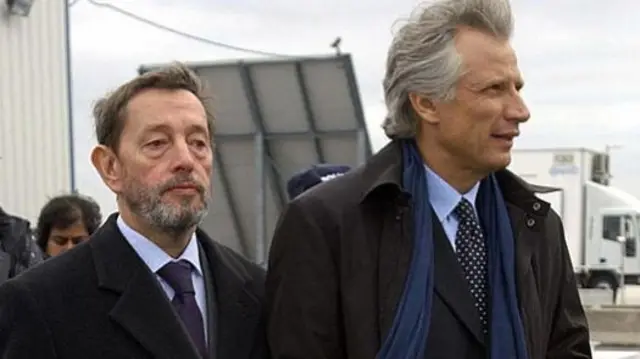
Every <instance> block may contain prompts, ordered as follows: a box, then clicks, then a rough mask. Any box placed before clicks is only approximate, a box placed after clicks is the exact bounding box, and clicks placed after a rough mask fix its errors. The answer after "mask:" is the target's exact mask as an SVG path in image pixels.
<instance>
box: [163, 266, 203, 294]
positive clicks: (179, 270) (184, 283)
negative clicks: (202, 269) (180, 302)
mask: <svg viewBox="0 0 640 359" xmlns="http://www.w3.org/2000/svg"><path fill="white" fill-rule="evenodd" d="M191 270H192V266H191V263H189V262H187V261H186V260H184V259H183V260H179V261H177V262H169V263H167V264H165V265H164V266H163V267H162V268H160V270H158V275H159V276H160V277H162V279H164V280H165V281H166V282H167V283H169V286H171V288H173V290H174V291H175V292H176V295H183V294H187V293H191V294H193V293H195V290H194V289H193V282H192V280H191Z"/></svg>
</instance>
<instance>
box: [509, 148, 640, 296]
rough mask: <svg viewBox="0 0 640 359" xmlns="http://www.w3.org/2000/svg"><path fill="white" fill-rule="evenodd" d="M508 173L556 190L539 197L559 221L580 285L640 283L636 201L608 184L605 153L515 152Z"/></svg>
mask: <svg viewBox="0 0 640 359" xmlns="http://www.w3.org/2000/svg"><path fill="white" fill-rule="evenodd" d="M509 169H510V170H511V171H513V172H514V173H516V174H517V175H519V176H521V177H522V178H523V179H525V180H526V181H528V182H531V183H534V184H538V185H543V186H549V187H554V188H556V189H557V190H556V191H553V192H550V193H545V194H539V195H538V196H539V197H540V198H541V199H543V200H545V201H547V202H549V203H550V204H551V207H552V208H553V209H554V210H555V211H556V212H558V214H559V215H560V217H561V218H562V221H563V224H564V229H565V236H566V240H567V244H568V247H569V253H570V255H571V260H572V262H573V266H574V270H575V273H576V276H577V278H578V282H579V284H580V286H582V287H585V288H612V287H614V286H617V285H619V284H620V282H619V280H620V278H621V277H624V278H625V283H627V284H640V250H639V249H640V248H639V244H638V241H639V240H640V200H639V199H637V198H636V197H634V196H633V195H631V194H629V193H626V192H624V191H622V190H620V189H618V188H615V187H612V186H610V185H609V182H610V178H611V175H610V171H609V155H608V154H607V153H603V152H597V151H592V150H588V149H580V148H579V149H535V150H514V151H513V157H512V162H511V165H510V166H509Z"/></svg>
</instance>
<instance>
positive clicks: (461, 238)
mask: <svg viewBox="0 0 640 359" xmlns="http://www.w3.org/2000/svg"><path fill="white" fill-rule="evenodd" d="M455 214H456V216H457V217H458V221H459V226H458V231H457V233H456V254H457V255H458V261H459V262H460V265H461V266H462V269H463V270H464V274H465V277H466V279H467V283H468V284H469V289H470V290H471V295H472V296H473V299H474V300H475V306H476V309H477V310H478V313H479V314H480V322H481V323H482V328H483V331H484V333H485V334H486V333H487V330H488V325H487V317H488V315H487V312H488V303H487V300H488V287H489V284H488V281H487V267H488V264H487V248H486V244H485V241H484V235H483V234H482V228H481V227H480V224H479V223H478V220H477V218H476V214H475V212H474V210H473V206H472V205H471V203H470V202H469V201H468V200H466V199H464V198H463V199H462V200H461V201H460V203H458V206H456V209H455Z"/></svg>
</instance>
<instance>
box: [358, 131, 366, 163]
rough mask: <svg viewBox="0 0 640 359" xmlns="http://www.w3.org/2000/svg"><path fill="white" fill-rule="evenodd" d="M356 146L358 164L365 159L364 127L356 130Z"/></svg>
mask: <svg viewBox="0 0 640 359" xmlns="http://www.w3.org/2000/svg"><path fill="white" fill-rule="evenodd" d="M356 146H357V147H358V150H357V151H358V165H361V164H363V163H365V161H366V160H367V133H366V131H365V130H364V129H359V130H358V137H357V144H356Z"/></svg>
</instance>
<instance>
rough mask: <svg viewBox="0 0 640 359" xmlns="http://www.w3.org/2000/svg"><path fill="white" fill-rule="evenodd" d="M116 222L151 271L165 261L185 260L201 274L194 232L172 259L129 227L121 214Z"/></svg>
mask: <svg viewBox="0 0 640 359" xmlns="http://www.w3.org/2000/svg"><path fill="white" fill-rule="evenodd" d="M116 224H117V225H118V228H119V229H120V232H122V235H123V236H124V238H125V239H126V240H127V242H129V244H130V245H131V247H133V249H134V250H135V251H136V253H137V254H138V256H139V257H140V258H141V259H142V261H143V262H144V263H145V264H146V265H147V266H148V267H149V269H150V270H151V272H153V273H156V272H157V271H158V270H160V268H162V267H164V266H165V265H166V264H167V263H169V262H172V261H179V260H186V261H188V262H189V263H191V265H193V267H194V268H195V270H196V272H197V273H198V274H199V275H202V267H201V265H200V254H199V248H198V240H197V238H196V234H195V233H194V234H193V236H192V237H191V239H190V240H189V243H188V244H187V246H186V247H185V249H184V251H183V252H182V254H181V255H180V257H178V258H176V259H173V258H172V257H171V256H170V255H168V254H167V253H166V252H165V251H164V250H162V248H160V247H158V245H157V244H155V243H154V242H152V241H151V240H149V239H147V238H146V237H144V236H143V235H142V234H140V233H138V232H136V231H135V230H134V229H133V228H131V227H129V225H127V224H126V223H125V222H124V220H123V219H122V217H121V216H118V219H117V220H116Z"/></svg>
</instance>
